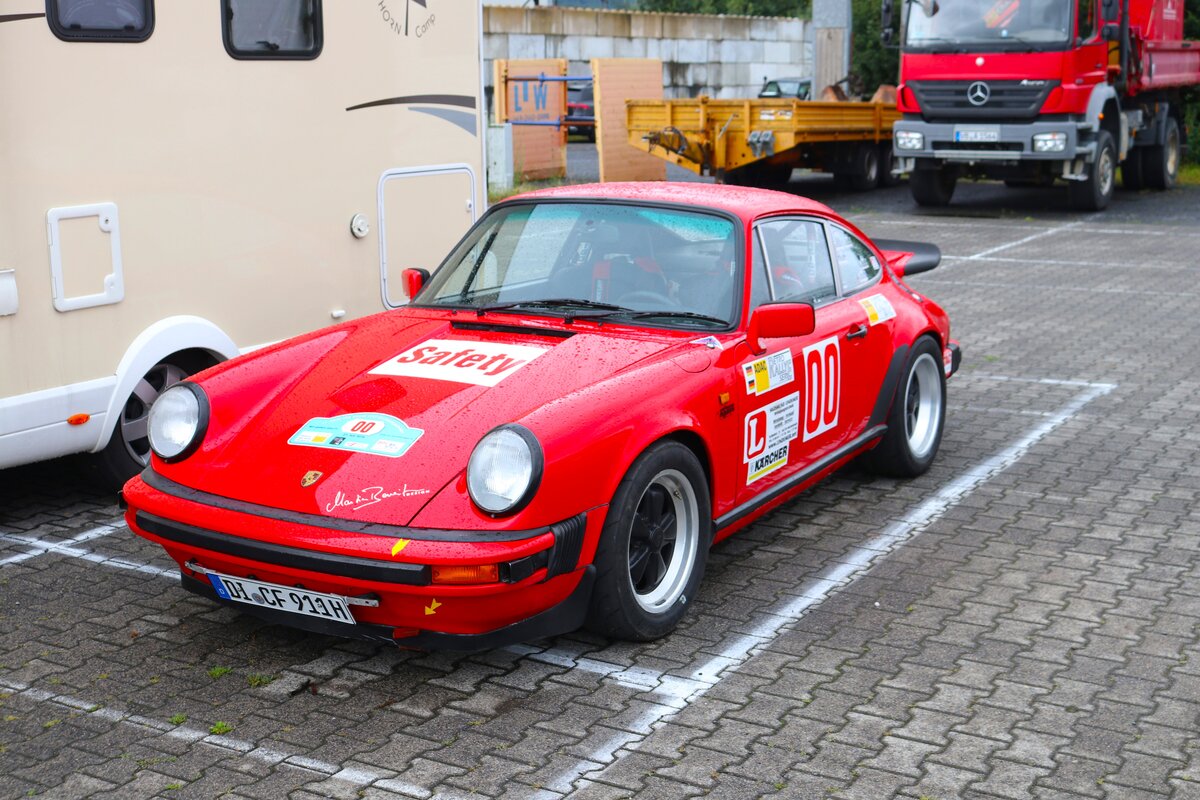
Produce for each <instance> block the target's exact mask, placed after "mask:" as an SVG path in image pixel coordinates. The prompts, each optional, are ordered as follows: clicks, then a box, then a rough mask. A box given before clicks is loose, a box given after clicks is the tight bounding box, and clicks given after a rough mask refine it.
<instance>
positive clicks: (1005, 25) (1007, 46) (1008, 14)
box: [905, 0, 1087, 52]
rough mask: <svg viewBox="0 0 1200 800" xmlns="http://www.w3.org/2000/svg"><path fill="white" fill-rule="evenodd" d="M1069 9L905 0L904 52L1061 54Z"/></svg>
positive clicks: (1040, 3) (1008, 2)
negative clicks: (991, 51) (917, 50)
mask: <svg viewBox="0 0 1200 800" xmlns="http://www.w3.org/2000/svg"><path fill="white" fill-rule="evenodd" d="M1083 2H1087V0H1083ZM1071 5H1072V0H944V2H937V0H908V2H906V3H905V8H906V13H905V17H906V23H907V24H906V27H905V47H906V48H907V49H921V50H928V51H930V52H975V51H980V50H1013V49H1017V50H1019V49H1026V50H1029V49H1033V50H1050V49H1056V48H1057V49H1061V48H1063V47H1065V46H1066V45H1067V43H1068V42H1069V41H1070V39H1071V35H1072V30H1071V27H1072V25H1071V23H1072V17H1071ZM930 12H932V13H930Z"/></svg>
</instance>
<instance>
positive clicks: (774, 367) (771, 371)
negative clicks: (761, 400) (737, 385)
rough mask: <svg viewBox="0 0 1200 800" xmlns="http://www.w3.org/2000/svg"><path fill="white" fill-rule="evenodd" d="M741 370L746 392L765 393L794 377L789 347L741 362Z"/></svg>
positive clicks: (785, 383) (784, 384)
mask: <svg viewBox="0 0 1200 800" xmlns="http://www.w3.org/2000/svg"><path fill="white" fill-rule="evenodd" d="M742 372H743V373H744V374H745V376H746V394H755V395H758V394H766V393H767V392H769V391H771V390H772V389H778V388H779V387H780V386H786V385H787V384H789V383H791V382H792V381H794V380H795V379H796V375H795V372H794V371H793V369H792V351H791V350H790V349H789V350H781V351H779V352H778V353H771V354H770V355H769V356H765V357H764V358H760V359H758V360H756V361H751V362H750V363H749V364H743V365H742Z"/></svg>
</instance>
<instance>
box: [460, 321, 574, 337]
mask: <svg viewBox="0 0 1200 800" xmlns="http://www.w3.org/2000/svg"><path fill="white" fill-rule="evenodd" d="M450 327H451V328H453V329H454V330H456V331H494V332H496V333H526V334H531V335H534V336H549V337H550V338H552V339H570V338H571V337H572V336H574V335H575V333H576V332H575V331H558V330H553V329H547V328H533V327H530V326H528V325H500V324H497V323H494V322H459V321H457V320H455V321H453V322H451V323H450Z"/></svg>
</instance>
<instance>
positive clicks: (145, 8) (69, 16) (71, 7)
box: [46, 0, 154, 42]
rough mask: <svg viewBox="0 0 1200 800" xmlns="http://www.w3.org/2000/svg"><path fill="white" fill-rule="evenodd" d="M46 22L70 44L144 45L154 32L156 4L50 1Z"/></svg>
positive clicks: (140, 0)
mask: <svg viewBox="0 0 1200 800" xmlns="http://www.w3.org/2000/svg"><path fill="white" fill-rule="evenodd" d="M46 19H47V20H48V21H49V22H50V30H52V31H54V35H55V36H57V37H58V38H60V39H63V40H65V41H68V42H144V41H145V40H146V39H149V38H150V34H151V33H152V32H153V31H154V2H153V0H106V2H103V3H100V2H96V0H49V2H47V3H46Z"/></svg>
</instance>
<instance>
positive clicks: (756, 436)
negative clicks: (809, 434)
mask: <svg viewBox="0 0 1200 800" xmlns="http://www.w3.org/2000/svg"><path fill="white" fill-rule="evenodd" d="M799 433H800V393H799V392H792V393H791V394H789V395H788V396H787V397H785V398H783V399H782V400H776V401H775V402H774V403H771V404H769V405H766V406H763V407H762V408H759V409H756V410H755V411H754V412H752V413H750V414H748V415H746V428H745V440H744V441H745V448H744V450H743V454H742V460H743V461H745V462H746V483H754V482H755V481H756V480H758V479H759V478H761V477H763V476H764V475H769V474H770V473H772V472H774V471H775V470H777V469H779V468H780V467H782V466H784V465H786V464H787V463H788V455H789V452H790V449H791V441H792V440H793V439H795V438H796V436H797V435H799Z"/></svg>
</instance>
